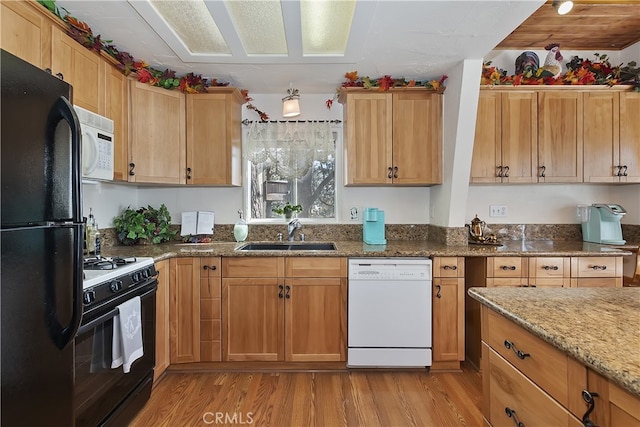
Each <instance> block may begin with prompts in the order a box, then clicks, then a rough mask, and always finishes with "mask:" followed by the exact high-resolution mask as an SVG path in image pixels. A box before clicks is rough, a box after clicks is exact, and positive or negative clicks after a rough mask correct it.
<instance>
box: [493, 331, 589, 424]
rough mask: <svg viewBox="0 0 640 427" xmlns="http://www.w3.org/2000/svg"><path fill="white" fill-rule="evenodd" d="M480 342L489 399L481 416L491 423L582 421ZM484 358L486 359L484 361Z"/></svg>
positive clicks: (573, 422) (566, 422)
mask: <svg viewBox="0 0 640 427" xmlns="http://www.w3.org/2000/svg"><path fill="white" fill-rule="evenodd" d="M482 345H483V364H484V363H486V365H485V366H484V367H483V368H484V369H483V375H488V378H486V379H483V392H484V396H483V397H484V399H487V400H488V404H485V414H484V416H485V418H486V419H487V421H489V423H490V424H491V425H492V426H494V427H499V426H504V427H513V426H514V425H524V426H527V427H531V426H580V425H582V423H581V422H579V421H578V419H577V418H576V417H574V416H573V415H571V414H570V413H569V412H568V411H567V410H566V409H565V408H564V407H563V406H562V405H560V404H559V403H558V402H556V401H555V400H554V399H553V398H551V396H549V395H548V394H546V393H545V392H544V391H543V390H542V389H540V388H539V387H538V386H537V385H535V384H534V383H533V382H531V380H529V379H528V378H527V377H525V376H524V375H523V374H522V373H521V372H520V371H518V370H517V369H515V368H514V367H513V366H512V365H511V364H510V363H509V362H507V361H506V360H505V359H503V358H502V356H500V355H499V354H498V353H496V352H495V351H493V350H492V349H491V348H490V347H488V346H487V345H486V344H484V343H483V344H482ZM485 359H488V360H487V362H485ZM487 383H488V384H487ZM485 385H488V387H485ZM487 411H488V413H487ZM519 423H522V424H519Z"/></svg>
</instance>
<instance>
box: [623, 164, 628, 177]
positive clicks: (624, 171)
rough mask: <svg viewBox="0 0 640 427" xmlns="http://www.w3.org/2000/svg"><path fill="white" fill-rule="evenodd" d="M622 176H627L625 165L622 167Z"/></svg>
mask: <svg viewBox="0 0 640 427" xmlns="http://www.w3.org/2000/svg"><path fill="white" fill-rule="evenodd" d="M622 176H627V165H622Z"/></svg>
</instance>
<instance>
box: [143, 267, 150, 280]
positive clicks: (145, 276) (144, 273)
mask: <svg viewBox="0 0 640 427" xmlns="http://www.w3.org/2000/svg"><path fill="white" fill-rule="evenodd" d="M142 277H144V278H145V279H147V278H149V270H147V269H146V268H145V269H144V270H142Z"/></svg>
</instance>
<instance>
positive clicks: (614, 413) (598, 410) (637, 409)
mask: <svg viewBox="0 0 640 427" xmlns="http://www.w3.org/2000/svg"><path fill="white" fill-rule="evenodd" d="M585 390H587V391H588V392H589V393H591V394H592V395H594V394H597V396H595V397H594V398H593V399H594V402H595V405H594V409H593V412H591V414H589V420H591V421H592V422H593V423H594V425H598V426H612V427H640V399H638V397H636V396H633V395H632V394H631V393H629V392H628V391H626V390H624V389H622V388H621V387H620V386H618V385H617V384H615V383H613V382H612V381H609V380H608V379H606V378H604V377H603V376H602V375H600V374H598V373H597V372H595V371H593V370H592V369H587V386H586V387H585Z"/></svg>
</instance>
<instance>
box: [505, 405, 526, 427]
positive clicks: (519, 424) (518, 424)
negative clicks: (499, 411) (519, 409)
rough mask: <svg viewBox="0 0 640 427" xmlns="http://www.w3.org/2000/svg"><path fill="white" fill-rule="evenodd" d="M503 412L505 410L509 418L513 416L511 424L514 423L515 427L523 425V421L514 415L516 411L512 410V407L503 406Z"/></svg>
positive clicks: (522, 426)
mask: <svg viewBox="0 0 640 427" xmlns="http://www.w3.org/2000/svg"><path fill="white" fill-rule="evenodd" d="M504 412H506V414H507V416H508V417H509V418H513V424H515V426H516V427H524V423H523V422H522V421H520V420H518V416H517V415H516V411H514V410H513V409H511V408H509V407H508V406H507V407H506V408H504Z"/></svg>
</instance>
